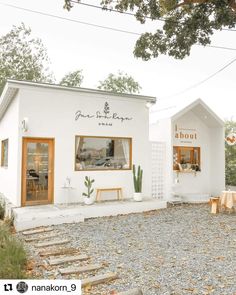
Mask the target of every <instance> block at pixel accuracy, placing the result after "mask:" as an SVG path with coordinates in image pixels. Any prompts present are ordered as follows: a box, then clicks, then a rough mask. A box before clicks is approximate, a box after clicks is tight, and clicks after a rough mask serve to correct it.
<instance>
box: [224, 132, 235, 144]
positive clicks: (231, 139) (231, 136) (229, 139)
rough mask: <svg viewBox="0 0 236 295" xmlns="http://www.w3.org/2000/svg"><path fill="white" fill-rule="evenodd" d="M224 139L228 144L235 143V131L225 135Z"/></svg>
mask: <svg viewBox="0 0 236 295" xmlns="http://www.w3.org/2000/svg"><path fill="white" fill-rule="evenodd" d="M225 141H226V142H227V144H228V145H235V144H236V133H230V134H228V136H226V138H225Z"/></svg>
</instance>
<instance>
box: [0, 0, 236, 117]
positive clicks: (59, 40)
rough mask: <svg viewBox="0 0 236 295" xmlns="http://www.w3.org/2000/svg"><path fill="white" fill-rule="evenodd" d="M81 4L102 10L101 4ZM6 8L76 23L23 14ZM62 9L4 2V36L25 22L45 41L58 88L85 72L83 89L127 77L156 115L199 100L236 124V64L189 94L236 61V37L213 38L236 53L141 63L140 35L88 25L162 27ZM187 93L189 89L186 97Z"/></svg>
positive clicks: (55, 2)
mask: <svg viewBox="0 0 236 295" xmlns="http://www.w3.org/2000/svg"><path fill="white" fill-rule="evenodd" d="M83 2H85V3H90V4H94V5H99V1H97V0H84V1H83ZM4 3H5V4H8V5H14V6H18V7H22V8H24V9H30V10H34V11H38V12H42V13H46V14H51V15H55V16H59V17H63V18H67V19H70V20H75V21H76V22H75V21H69V20H65V19H59V18H55V17H50V16H46V15H42V14H36V13H33V12H29V11H25V10H20V9H17V8H14V7H9V6H5V5H3V4H4ZM63 4H64V1H63V0H50V1H48V0H40V1H35V0H34V1H33V0H21V1H19V0H18V1H17V0H0V35H4V34H6V33H7V32H9V31H10V30H11V28H12V26H13V25H16V26H17V25H19V24H20V23H21V22H24V23H25V25H26V26H28V27H30V28H31V29H32V35H33V36H34V37H39V38H41V39H42V41H43V43H44V45H45V46H46V48H47V51H48V55H49V58H50V60H51V69H52V71H53V72H54V75H55V77H56V81H57V82H59V81H60V79H61V78H62V77H63V76H64V75H65V74H67V73H68V72H70V71H75V70H78V69H82V70H83V75H84V81H83V84H82V87H87V88H97V86H98V82H99V81H101V80H104V79H105V78H106V77H107V76H108V74H109V73H114V74H116V73H117V72H118V71H123V72H124V73H127V74H129V75H131V76H132V77H133V78H134V79H135V80H136V81H138V82H139V84H140V85H141V87H142V90H141V93H140V94H144V95H150V96H155V97H156V98H157V104H156V105H155V106H154V107H152V112H157V113H158V109H160V108H163V106H164V105H165V104H167V105H172V104H175V103H176V102H178V101H192V100H193V99H197V98H201V99H203V100H204V101H205V102H206V103H207V104H208V105H209V106H210V107H211V108H212V109H213V111H215V112H216V114H217V115H219V116H220V117H221V118H223V119H231V118H233V119H236V99H235V95H236V91H235V90H236V83H235V76H234V74H235V69H236V62H235V63H232V64H231V65H230V66H229V67H227V68H226V69H225V70H222V71H221V72H220V73H218V74H217V75H215V76H214V77H213V78H211V79H209V80H208V81H206V82H205V83H202V84H200V85H199V86H198V87H193V88H191V86H192V85H195V84H198V83H199V82H201V81H202V80H204V79H206V78H208V77H209V76H211V75H212V74H214V73H215V72H217V71H218V70H219V69H221V68H222V67H224V66H225V65H226V64H227V63H229V62H230V61H231V60H233V59H234V58H236V38H235V37H236V31H231V32H229V31H221V32H216V33H215V35H214V36H213V37H212V45H216V46H224V47H230V48H235V50H223V49H215V48H209V47H201V46H194V47H193V48H192V51H191V55H190V56H189V57H187V58H185V59H184V60H175V59H174V58H171V57H168V56H159V57H158V58H156V59H152V60H150V61H142V60H141V59H137V58H135V57H134V55H133V49H134V46H135V42H136V40H137V38H138V35H136V34H131V33H125V32H118V31H114V30H108V29H104V28H100V27H96V26H91V25H88V24H94V25H97V26H105V27H111V28H115V29H118V30H123V31H129V32H133V33H138V34H139V33H143V32H146V31H155V29H157V28H159V27H160V26H161V23H160V22H158V21H155V22H152V21H150V20H149V21H147V23H146V24H144V25H141V24H140V23H139V22H138V21H137V20H136V19H135V18H134V17H133V16H129V15H123V14H120V13H113V12H108V11H102V10H100V9H97V8H91V7H87V6H83V5H79V4H75V5H74V8H73V9H72V10H71V11H69V12H68V11H67V10H65V9H63ZM79 22H81V23H79ZM84 23H87V24H84ZM188 88H191V89H190V90H188V91H186V90H187V89H188Z"/></svg>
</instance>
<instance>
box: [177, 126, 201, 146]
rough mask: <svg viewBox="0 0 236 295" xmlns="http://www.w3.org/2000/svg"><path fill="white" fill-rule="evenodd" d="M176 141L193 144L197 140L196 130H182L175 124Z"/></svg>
mask: <svg viewBox="0 0 236 295" xmlns="http://www.w3.org/2000/svg"><path fill="white" fill-rule="evenodd" d="M175 139H180V141H181V142H183V143H192V142H193V141H194V140H197V132H196V129H191V128H182V127H179V126H178V125H177V124H175Z"/></svg>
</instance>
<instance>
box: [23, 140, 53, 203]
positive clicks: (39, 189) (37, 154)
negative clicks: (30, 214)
mask: <svg viewBox="0 0 236 295" xmlns="http://www.w3.org/2000/svg"><path fill="white" fill-rule="evenodd" d="M53 186H54V139H51V138H23V149H22V202H21V204H22V206H28V205H42V204H51V203H53Z"/></svg>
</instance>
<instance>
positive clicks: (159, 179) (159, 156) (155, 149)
mask: <svg viewBox="0 0 236 295" xmlns="http://www.w3.org/2000/svg"><path fill="white" fill-rule="evenodd" d="M151 144H152V197H153V198H157V199H162V198H163V197H164V193H165V192H164V189H165V186H164V179H165V154H166V145H165V143H164V142H152V143H151Z"/></svg>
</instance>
